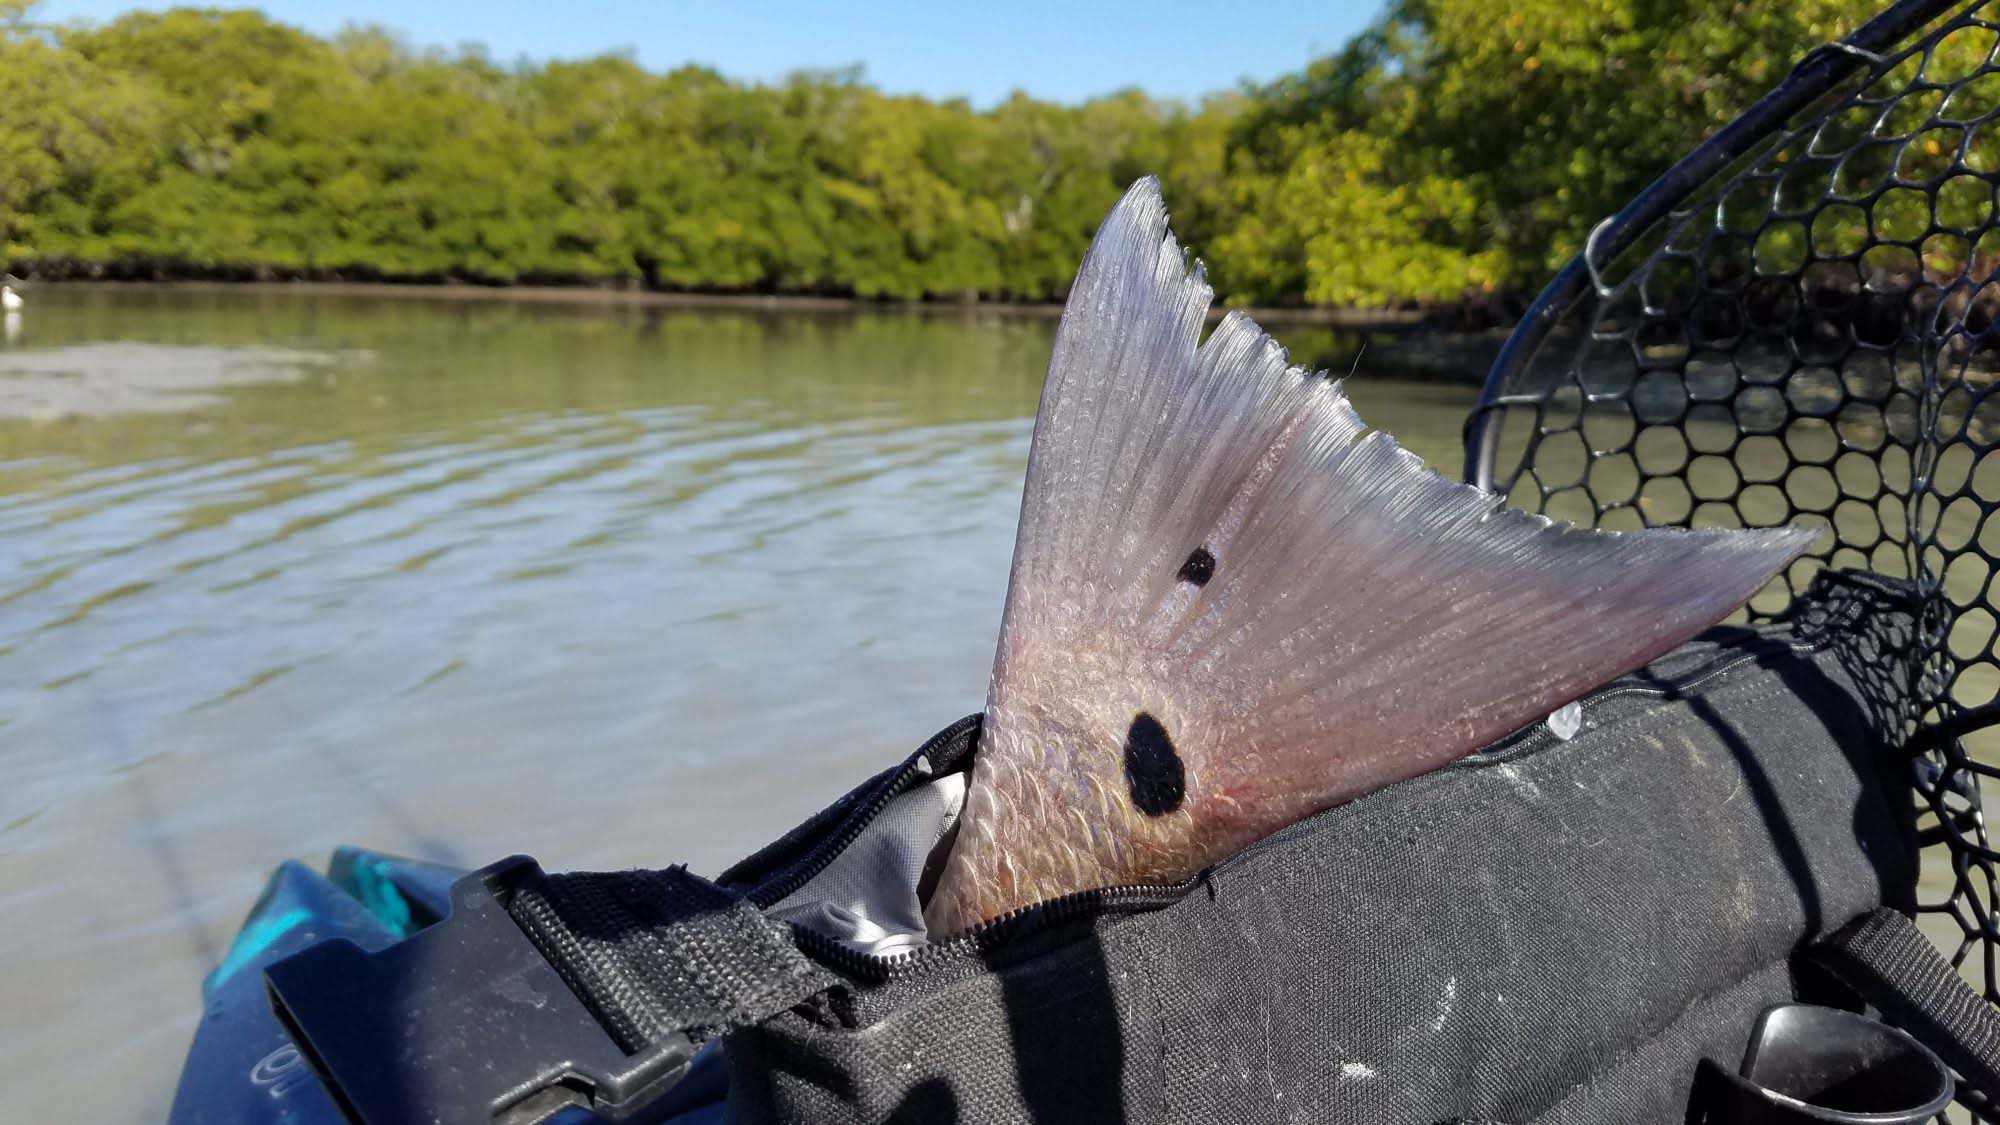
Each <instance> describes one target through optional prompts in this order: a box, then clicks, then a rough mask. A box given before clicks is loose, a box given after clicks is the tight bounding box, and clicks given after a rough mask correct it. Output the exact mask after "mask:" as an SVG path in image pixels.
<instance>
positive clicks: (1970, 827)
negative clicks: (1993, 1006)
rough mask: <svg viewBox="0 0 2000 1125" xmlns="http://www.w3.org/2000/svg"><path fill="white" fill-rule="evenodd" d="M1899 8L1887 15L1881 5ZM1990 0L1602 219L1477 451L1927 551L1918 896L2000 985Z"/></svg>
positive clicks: (1872, 31) (1996, 288) (1820, 79)
mask: <svg viewBox="0 0 2000 1125" xmlns="http://www.w3.org/2000/svg"><path fill="white" fill-rule="evenodd" d="M1892 17H1895V18H1893V19H1892ZM1996 44H2000V0H1995V2H1993V3H1982V4H1975V5H1971V6H1968V7H1962V8H1960V7H1957V6H1953V5H1941V4H1928V5H1911V4H1903V5H1898V6H1897V7H1896V8H1893V9H1891V10H1890V11H1889V12H1888V13H1885V15H1884V16H1883V17H1882V18H1881V19H1878V20H1877V21H1875V23H1873V24H1871V25H1870V27H1869V28H1865V29H1863V31H1862V32H1857V33H1856V35H1855V36H1854V37H1853V38H1851V39H1850V40H1848V41H1847V42H1846V43H1844V44H1842V45H1839V46H1837V47H1833V48H1829V49H1827V50H1826V51H1823V52H1820V53H1818V54H1816V55H1815V56H1814V57H1813V58H1811V59H1808V60H1806V62H1805V63H1803V64H1802V65H1801V67H1800V69H1799V71H1798V72H1796V73H1795V74H1794V76H1793V79H1792V80H1790V81H1788V83H1787V86H1786V87H1784V88H1781V89H1780V90H1779V91H1776V92H1774V93H1773V95H1772V97H1771V98H1767V99H1765V101H1764V102H1760V103H1759V105H1758V106H1757V107H1753V109H1752V110H1751V111H1749V112H1748V113H1746V115H1745V118H1744V119H1742V120H1739V121H1738V122H1737V123H1735V124H1734V125H1732V126H1731V127H1730V129H1728V130H1724V132H1723V133H1722V134H1718V136H1717V137H1716V138H1715V140H1713V141H1711V142H1710V144H1709V145H1708V146H1705V150H1703V151H1697V152H1696V153H1695V154H1693V155H1691V156H1690V157H1689V158H1688V160H1687V161H1684V162H1683V163H1682V164H1681V165H1680V166H1677V168H1676V169H1675V171H1674V172H1670V173H1669V174H1668V176H1667V177H1666V178H1664V179H1663V180H1662V181H1661V182H1660V183H1659V184H1656V185H1655V186H1654V188H1653V189H1651V190H1650V191H1649V192H1648V193H1647V195H1645V196H1642V197H1641V198H1640V199H1639V200H1636V201H1635V202H1634V204H1633V206H1632V207H1630V208H1628V209H1627V210H1626V211H1625V212H1622V213H1621V214H1620V215H1619V216H1618V217H1616V218H1614V219H1612V220H1608V221H1607V222H1606V224H1605V225H1604V226H1602V227H1600V228H1599V231H1598V234H1597V235H1596V236H1594V237H1593V239H1592V244H1591V247H1590V249H1589V250H1587V251H1586V254H1585V255H1584V256H1583V257H1582V258H1579V259H1578V261H1577V262H1576V263H1573V264H1572V265H1571V267H1569V268H1568V269H1566V270H1565V271H1564V273H1563V275H1560V276H1559V277H1558V278H1557V280H1556V282H1555V283H1554V284H1552V285H1551V287H1550V289H1549V290H1548V291H1547V292H1545V293H1544V294H1543V296H1542V298H1541V299H1540V300H1539V301H1538V302H1537V304H1536V307H1535V309H1534V310H1532V311H1531V313H1530V315H1529V316H1528V317H1527V318H1526V319H1525V320H1524V321H1523V324H1522V327H1521V328H1520V329H1518V330H1517V331H1516V333H1515V335H1514V338H1513V339H1512V340H1510V342H1509V344H1508V346H1507V348H1506V349H1504V350H1503V352H1502V355H1501V358H1500V361H1499V363H1498V365H1497V366H1496V368H1495V370H1494V372H1493V374H1492V376H1491V377H1490V379H1489V381H1488V384H1487V388H1486V392H1485V394H1484V395H1483V396H1482V399H1481V405H1480V407H1479V409H1478V411H1476V412H1475V414H1474V417H1473V419H1472V422H1471V424H1470V427H1469V429H1468V453H1469V458H1470V460H1469V468H1470V474H1469V475H1471V476H1472V477H1473V479H1475V480H1476V481H1478V482H1480V483H1482V484H1484V485H1486V486H1487V487H1489V488H1493V489H1495V490H1496V491H1501V492H1504V493H1506V494H1507V495H1508V497H1509V498H1510V500H1511V502H1512V503H1514V504H1516V505H1517V506H1520V507H1523V508H1528V509H1530V510H1534V511H1539V512H1544V513H1547V514H1548V515H1551V516H1554V517H1557V518H1561V519H1566V520H1570V521H1573V522H1575V523H1578V524H1584V525H1595V526H1601V527H1607V528H1635V527H1640V526H1657V525H1668V524H1678V525H1695V526H1728V527H1739V526H1766V525H1771V524H1778V523H1783V522H1787V521H1790V522H1797V523H1806V524H1812V525H1816V526H1819V527H1823V528H1825V529H1827V533H1826V535H1825V536H1824V537H1823V538H1822V540H1821V543H1820V547H1819V549H1818V550H1817V552H1816V554H1815V555H1814V556H1813V557H1812V558H1809V559H1805V560H1802V561H1801V562H1800V563H1798V564H1797V565H1796V566H1795V567H1794V568H1793V570H1792V571H1791V572H1790V573H1789V574H1787V575H1784V576H1782V577H1781V578H1780V579H1779V580H1777V581H1775V582H1773V583H1772V585H1771V586H1770V587H1769V588H1767V589H1765V590H1764V591H1762V592H1761V593H1760V594H1758V596H1757V597H1756V598H1755V599H1754V600H1753V601H1752V602H1751V605H1750V607H1749V610H1748V612H1749V613H1750V614H1751V616H1753V617H1757V618H1763V617H1769V616H1770V615H1772V614H1775V613H1777V612H1779V611H1781V610H1782V609H1784V608H1785V606H1786V605H1787V604H1788V603H1789V602H1790V600H1791V598H1792V596H1793V594H1794V593H1796V592H1798V591H1800V590H1803V589H1804V588H1805V585H1806V583H1807V581H1808V580H1809V579H1810V578H1811V575H1812V574H1813V572H1815V571H1816V570H1818V569H1820V568H1822V567H1826V566H1837V567H1862V568H1868V569H1872V570H1875V571H1878V572H1881V573H1885V574H1890V575H1895V576H1899V577H1906V578H1914V579H1916V580H1917V581H1918V582H1919V584H1920V586H1921V588H1922V589H1923V590H1924V591H1925V592H1926V593H1927V594H1930V595H1933V598H1932V604H1933V605H1934V607H1935V608H1934V610H1933V611H1932V612H1931V613H1930V614H1929V620H1928V621H1927V622H1926V623H1925V625H1924V627H1923V629H1922V631H1921V635H1920V636H1918V637H1917V638H1915V639H1914V646H1915V649H1916V652H1917V654H1918V658H1917V659H1915V660H1914V661H1898V660H1894V659H1885V660H1884V662H1883V663H1884V666H1885V668H1890V667H1900V668H1902V669H1905V670H1906V674H1907V675H1908V676H1909V677H1910V678H1911V679H1914V680H1915V681H1917V684H1916V687H1917V698H1918V699H1920V700H1921V701H1922V705H1923V706H1922V711H1921V714H1918V715H1913V716H1910V717H1909V718H1910V720H1911V728H1910V729H1911V731H1912V735H1913V739H1912V742H1911V758H1912V767H1913V768H1912V777H1913V781H1912V786H1913V792H1914V794H1915V800H1917V801H1918V802H1919V807H1920V809H1921V810H1922V812H1921V822H1920V823H1921V826H1922V829H1923V832H1924V835H1923V840H1924V842H1925V844H1926V848H1925V853H1924V871H1923V876H1922V879H1921V883H1920V887H1919V899H1920V902H1921V907H1922V914H1921V915H1920V921H1921V922H1922V923H1923V924H1924V926H1925V929H1926V932H1928V933H1929V934H1930V935H1931V936H1932V938H1933V939H1934V940H1936V941H1938V943H1939V944H1940V945H1941V946H1942V947H1943V948H1944V949H1945V950H1946V951H1947V952H1948V953H1950V954H1951V955H1952V957H1953V959H1954V962H1955V963H1956V964H1958V965H1959V967H1960V971H1961V972H1962V973H1963V974H1964V975H1965V976H1966V977H1967V979H1969V980H1970V981H1972V982H1973V984H1974V985H1975V986H1977V987H1979V988H1982V989H1983V990H1984V992H1985V994H1986V996H1987V997H1988V999H1993V1000H2000V979H1996V973H1995V950H1996V947H2000V940H1996V939H2000V933H1996V924H1995V921H1994V915H1993V908H1994V895H1995V869H1996V868H1995V861H1996V858H2000V856H1996V853H1995V851H1994V849H1993V847H1992V845H1991V842H1990V841H1989V839H1988V835H1987V831H1986V825H1985V822H1984V819H1983V817H1982V815H1981V812H1980V808H1981V802H1980V795H1981V789H1982V786H1984V785H1985V784H1986V783H1987V782H1988V781H1989V780H1990V779H1994V778H1996V777H2000V729H1992V730H1988V729H1982V728H1983V727H1985V726H1986V724H1988V723H1991V722H1993V721H1994V720H1995V719H1996V718H2000V704H1996V695H2000V650H1996V644H1995V632H1996V629H1995V623H1996V616H2000V514H1996V512H2000V456H1994V455H1992V454H1993V452H1994V450H1995V449H1996V447H2000V394H1995V393H1994V390H1995V386H1996V379H2000V220H1996V212H1995V191H1996V187H2000V62H1996V57H1995V48H1996Z"/></svg>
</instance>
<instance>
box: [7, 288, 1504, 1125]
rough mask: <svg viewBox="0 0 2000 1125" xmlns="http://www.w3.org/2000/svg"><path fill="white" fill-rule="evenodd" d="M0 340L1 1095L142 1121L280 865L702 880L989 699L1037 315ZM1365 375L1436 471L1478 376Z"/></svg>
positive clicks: (338, 328)
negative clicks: (371, 855)
mask: <svg viewBox="0 0 2000 1125" xmlns="http://www.w3.org/2000/svg"><path fill="white" fill-rule="evenodd" d="M5 328H6V334H5V335H6V338H5V341H4V343H0V761H4V763H5V765H6V767H7V774H8V783H7V785H6V786H5V787H4V788H0V917H4V918H6V919H7V925H6V927H5V928H4V930H0V995H4V996H5V997H6V1005H5V1006H6V1010H7V1016H6V1018H5V1019H0V1085H4V1086H5V1087H6V1088H7V1089H8V1090H9V1091H10V1103H9V1104H10V1107H11V1109H10V1112H11V1113H13V1114H17V1115H19V1116H20V1118H21V1119H22V1120H41V1119H47V1120H96V1121H130V1120H140V1119H146V1120H154V1119H158V1118H160V1117H161V1116H163V1114H164V1112H165V1109H166V1105H167V1102H168V1100H169V1098H170V1097H171V1094H172V1082H173V1078H174V1075H175V1074H176V1072H177V1069H178V1067H179V1064H180V1059H181V1055H182V1052H183V1051H184V1050H185V1049H186V1044H187V1039H188V1036H189V1035H190V1033H191V1031H192V1027H193V1023H194V1019H195V1016H196V1014H197V1010H198V986H199V980H200V977H201V974H202V973H203V972H205V971H206V970H207V969H209V968H210V967H212V966H213V965H214V964H215V963H216V961H217V960H219V959H220V957H221V955H222V952H223V950H224V949H225V948H226V947H227V943H228V940H229V937H230V935H231V934H232V933H233V931H234V929H235V927H236V925H237V923H238V922H239V921H240V919H241V917H242V915H243V913H244V911H245V910H247V909H248V907H249V906H250V903H251V900H252V899H253V897H254V896H255V894H256V891H257V889H258V886H259V885H260V883H261V880H262V878H263V875H264V872H265V871H266V870H267V869H268V868H269V866H270V865H271V864H273V863H274V862H276V861H277V860H279V859H282V858H284V857H287V856H298V857H303V858H307V859H309V860H311V861H312V862H314V863H318V862H320V861H321V860H323V858H324V855H325V853H326V852H327V850H328V849H330V848H331V847H332V846H333V845H335V844H336V843H340V842H355V843H360V844H366V845H369V846H372V847H376V848H380V849H384V850H387V851H392V852H401V853H405V854H411V855H416V856H421V857H424V858H428V859H436V860H442V861H445V862H450V863H457V864H468V865H469V864H477V863H481V862H485V861H487V860H490V859H493V858H495V857H498V856H501V855H504V854H507V853H511V852H517V851H524V852H529V853H532V854H535V855H537V856H538V857H539V858H541V859H542V860H543V861H544V862H545V863H546V864H548V865H549V866H551V867H557V868H560V867H602V866H607V865H621V864H649V865H658V864H661V863H665V862H669V861H675V860H686V861H689V862H691V863H692V864H693V865H694V866H695V867H696V869H697V870H708V871H713V870H715V869H716V868H718V867H719V866H721V865H722V864H724V863H726V862H728V861H729V860H731V859H734V858H736V857H737V856H739V855H740V854H742V853H743V852H744V851H745V850H747V849H748V848H749V847H751V846H753V845H755V844H757V843H760V842H762V841H764V840H766V839H768V838H770V837H772V836H774V835H776V834H777V833H779V832H781V831H782V830H783V829H785V828H787V827H789V826H790V825H791V824H792V823H794V822H795V821H796V820H798V819H799V818H800V817H802V816H804V815H806V814H807V813H809V812H811V811H813V810H814V809H816V808H817V807H819V806H820V805H822V804H824V803H825V802H826V801H827V800H829V799H831V798H832V797H833V796H835V795H837V794H838V793H839V792H841V791H843V790H844V789H845V788H847V787H848V786H850V785H851V784H853V783H854V782H856V781H858V780H859V779H860V778H862V777H863V776H865V775H867V774H868V773H870V772H872V771H873V770H875V769H878V768H880V767H881V766H882V765H884V764H886V763H888V762H889V761H891V760H893V759H895V758H897V757H899V756H900V755H902V754H903V753H905V752H907V751H908V750H909V749H910V748H912V747H913V746H915V745H916V744H917V743H918V742H919V741H920V740H921V739H922V738H924V737H925V736H926V735H928V734H930V733H931V732H932V731H933V730H935V729H936V728H938V727H941V726H943V725H944V724H945V723H947V722H950V721H951V720H953V719H955V718H957V717H959V716H961V715H963V714H966V713H968V712H970V711H973V710H976V709H977V708H978V706H979V704H980V701H981V698H982V696H983V694H984V690H985V684H986V672H987V664H988V662H989V661H990V659H991V656H992V643H993V636H994V632H995V630H996V628H997V625H998V620H999V613H1000V605H1001V599H1002V596H1003V594H1004V590H1005V580H1006V569H1007V563H1008V559H1009V555H1010V550H1011V543H1012V534H1013V524H1014V520H1015V511H1016V506H1017V504H1018V502H1019V490H1020V482H1021V472H1022V469H1023V467H1024V464H1025V459H1026V455H1027V442H1028V434H1029V425H1030V417H1031V415H1032V413H1033V411H1034V406H1035V400H1036V397H1037V395H1038V393H1039V390H1040V383H1041V372H1042V368H1043V366H1044V365H1045V364H1046V361H1047V353H1048V346H1049V340H1050V335H1051V332H1052V331H1053V322H1052V321H1050V320H1047V319H1044V318H1035V317H1001V316H992V315H965V316H960V315H920V314H912V313H839V314H833V313H827V314H818V313H814V314H807V313H800V312H784V313H762V314H760V313H755V312H736V311H715V310H678V309H674V310H669V309H659V308H648V309H635V308H605V307H592V306H564V305H533V304H516V303H511V302H501V303H496V302H451V301H439V300H429V299H418V298H407V299H386V298H375V297H368V298H362V297H327V296H323V295H320V296H309V295H302V294H295V293H285V292H282V291H277V292H274V291H241V292H213V291H195V292H189V291H175V290H151V289H120V288H68V289H64V288H55V287H42V288H40V289H38V290H36V291H35V292H34V293H33V294H32V299H31V304H30V305H29V307H28V308H27V309H26V310H25V312H24V315H23V316H21V317H20V318H19V319H18V320H17V321H15V320H10V321H9V322H8V323H7V324H6V325H5ZM1280 335H1281V336H1282V335H1284V333H1282V332H1281V333H1280ZM1289 342H1292V343H1294V344H1295V346H1296V350H1297V351H1298V352H1299V353H1300V354H1302V355H1314V354H1331V353H1337V352H1338V351H1339V350H1340V347H1341V341H1337V340H1332V339H1330V338H1328V337H1327V336H1326V335H1325V334H1324V333H1323V332H1320V333H1317V334H1314V335H1311V336H1299V337H1296V338H1294V339H1292V340H1290V341H1289ZM1350 386H1351V387H1352V388H1353V391H1354V395H1355V398H1356V399H1357V401H1358V403H1359V405H1360V407H1361V409H1362V411H1363V413H1364V415H1365V416H1366V417H1367V418H1368V419H1369V421H1370V422H1372V423H1374V424H1376V425H1379V426H1382V427H1383V428H1386V429H1390V430H1392V431H1394V432H1395V433H1396V434H1397V435H1398V436H1399V437H1401V438H1403V439H1404V440H1405V441H1406V442H1407V443H1409V444H1410V445H1412V446H1413V447H1414V448H1416V449H1417V450H1418V451H1419V452H1420V453H1422V454H1424V455H1425V456H1426V457H1428V458H1431V459H1432V460H1433V461H1434V462H1436V463H1439V464H1441V465H1446V466H1450V467H1453V468H1455V467H1456V464H1457V443H1458V427H1459V423H1460V420H1461V418H1462V417H1463V413H1464V410H1465V408H1466V406H1467V405H1468V404H1469V403H1470V400H1471V398H1472V391H1471V389H1470V388H1469V387H1458V386H1450V387H1441V386H1436V385H1414V384H1407V383H1396V382H1389V381H1382V380H1376V379H1372V378H1370V377H1369V376H1368V375H1367V374H1366V372H1365V371H1364V372H1363V373H1362V374H1361V375H1360V376H1359V377H1357V378H1356V379H1354V380H1353V381H1352V382H1351V383H1350ZM79 1059H88V1060H90V1062H89V1070H90V1072H91V1074H92V1076H93V1078H92V1080H91V1081H90V1082H88V1083H76V1082H62V1083H49V1082H44V1081H42V1080H41V1077H40V1076H43V1075H48V1074H58V1073H60V1074H73V1073H75V1072H76V1068H77V1065H78V1062H77V1060H79ZM24 1098H25V1101H24V1100H23V1099H24Z"/></svg>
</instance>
